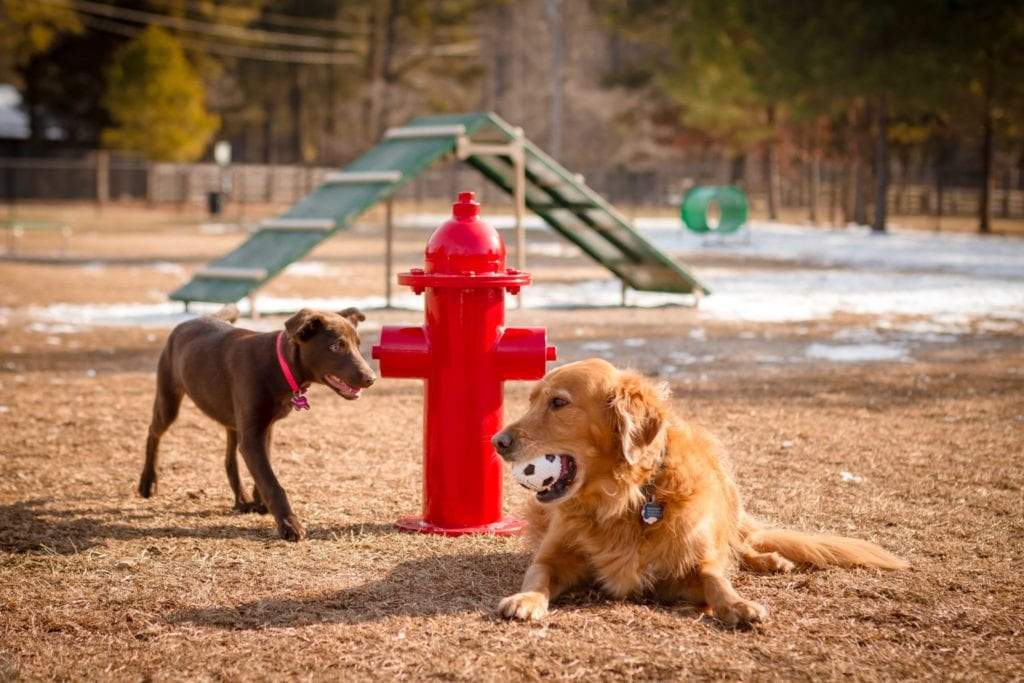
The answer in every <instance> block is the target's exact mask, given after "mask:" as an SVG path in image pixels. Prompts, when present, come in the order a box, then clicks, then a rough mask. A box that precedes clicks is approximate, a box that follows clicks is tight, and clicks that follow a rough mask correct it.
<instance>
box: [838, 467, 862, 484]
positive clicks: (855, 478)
mask: <svg viewBox="0 0 1024 683" xmlns="http://www.w3.org/2000/svg"><path fill="white" fill-rule="evenodd" d="M839 481H845V482H848V483H850V484H860V483H863V482H864V477H862V476H860V475H859V474H854V473H853V472H847V471H845V470H844V471H842V472H840V473H839Z"/></svg>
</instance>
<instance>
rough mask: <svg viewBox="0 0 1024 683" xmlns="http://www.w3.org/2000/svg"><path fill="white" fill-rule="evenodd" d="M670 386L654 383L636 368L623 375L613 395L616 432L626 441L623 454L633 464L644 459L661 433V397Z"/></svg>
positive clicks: (664, 396)
mask: <svg viewBox="0 0 1024 683" xmlns="http://www.w3.org/2000/svg"><path fill="white" fill-rule="evenodd" d="M666 397H667V386H663V385H659V386H657V387H655V386H652V385H651V384H650V383H649V382H648V381H647V380H645V379H644V378H643V377H641V376H640V375H638V374H636V373H634V372H624V373H622V374H621V375H620V376H619V381H618V384H617V385H616V386H615V389H614V390H613V393H612V397H611V408H612V413H613V414H614V420H615V432H616V434H617V436H618V437H619V439H620V440H621V443H622V456H623V457H624V458H625V459H626V462H628V463H629V464H630V465H635V464H637V463H638V462H639V461H640V458H641V457H642V456H643V454H644V450H645V449H646V448H647V447H648V446H650V445H651V444H652V443H653V442H654V440H655V439H656V438H657V437H658V434H659V433H660V432H661V430H662V428H663V427H664V425H665V414H664V410H663V408H662V407H661V400H662V399H664V398H666Z"/></svg>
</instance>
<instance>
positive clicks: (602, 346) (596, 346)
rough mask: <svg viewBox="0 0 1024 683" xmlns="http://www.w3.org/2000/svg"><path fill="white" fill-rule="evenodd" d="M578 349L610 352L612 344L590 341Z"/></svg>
mask: <svg viewBox="0 0 1024 683" xmlns="http://www.w3.org/2000/svg"><path fill="white" fill-rule="evenodd" d="M580 348H581V349H584V350H586V351H610V350H611V349H612V344H610V343H609V342H603V341H592V342H587V343H585V344H581V345H580Z"/></svg>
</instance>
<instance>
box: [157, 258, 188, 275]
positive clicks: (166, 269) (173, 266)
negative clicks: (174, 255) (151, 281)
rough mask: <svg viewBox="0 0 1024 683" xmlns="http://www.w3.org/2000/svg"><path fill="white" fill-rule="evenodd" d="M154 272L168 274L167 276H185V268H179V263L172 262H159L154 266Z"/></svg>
mask: <svg viewBox="0 0 1024 683" xmlns="http://www.w3.org/2000/svg"><path fill="white" fill-rule="evenodd" d="M153 270H155V271H156V272H158V273H166V274H167V275H178V276H182V275H184V274H185V269H184V268H182V267H181V266H179V265H178V264H177V263H171V262H170V261H157V262H156V263H154V264H153Z"/></svg>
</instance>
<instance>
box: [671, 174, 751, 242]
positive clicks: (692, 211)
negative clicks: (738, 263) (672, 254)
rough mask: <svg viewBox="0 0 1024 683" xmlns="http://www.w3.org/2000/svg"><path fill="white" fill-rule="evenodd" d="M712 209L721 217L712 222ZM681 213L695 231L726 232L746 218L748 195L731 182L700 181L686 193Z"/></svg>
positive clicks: (736, 228) (734, 228)
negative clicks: (710, 215)
mask: <svg viewBox="0 0 1024 683" xmlns="http://www.w3.org/2000/svg"><path fill="white" fill-rule="evenodd" d="M715 209H717V211H715ZM709 213H712V214H713V213H717V214H718V220H717V221H713V220H712V221H710V222H709V220H708V218H709V216H708V214H709ZM680 214H681V216H682V219H683V223H685V224H686V227H687V228H689V229H690V230H692V231H693V232H696V233H708V232H714V233H718V234H720V235H727V234H729V233H733V232H736V231H737V230H739V229H740V228H741V227H743V224H744V223H746V222H747V195H746V194H745V193H744V192H743V190H741V189H739V188H736V187H731V186H728V185H698V186H697V187H693V188H691V189H690V191H689V192H687V193H686V196H685V197H683V206H682V208H681V209H680Z"/></svg>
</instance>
